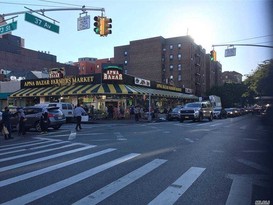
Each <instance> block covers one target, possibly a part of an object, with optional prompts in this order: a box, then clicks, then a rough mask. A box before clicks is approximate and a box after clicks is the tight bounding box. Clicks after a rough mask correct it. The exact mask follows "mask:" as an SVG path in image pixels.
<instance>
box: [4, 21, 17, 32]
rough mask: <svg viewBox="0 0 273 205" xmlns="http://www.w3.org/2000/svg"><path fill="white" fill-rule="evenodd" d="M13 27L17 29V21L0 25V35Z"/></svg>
mask: <svg viewBox="0 0 273 205" xmlns="http://www.w3.org/2000/svg"><path fill="white" fill-rule="evenodd" d="M15 29H17V21H14V22H12V23H9V24H6V25H3V26H0V35H3V34H5V33H9V32H11V31H13V30H15Z"/></svg>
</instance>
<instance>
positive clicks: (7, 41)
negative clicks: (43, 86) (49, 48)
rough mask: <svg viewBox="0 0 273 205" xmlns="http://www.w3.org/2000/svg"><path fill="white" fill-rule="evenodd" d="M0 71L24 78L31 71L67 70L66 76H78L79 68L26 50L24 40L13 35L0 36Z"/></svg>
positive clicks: (53, 57) (37, 52) (49, 56)
mask: <svg viewBox="0 0 273 205" xmlns="http://www.w3.org/2000/svg"><path fill="white" fill-rule="evenodd" d="M0 62H1V63H0V70H4V71H12V73H11V74H12V75H14V76H17V77H23V76H25V75H26V73H28V72H29V71H47V72H48V71H49V69H51V68H65V71H66V75H77V74H78V67H76V66H72V65H68V64H62V63H58V62H57V57H56V56H55V55H51V54H49V52H39V51H34V50H30V49H26V48H24V39H22V38H20V37H18V36H14V35H11V34H5V35H2V36H0Z"/></svg>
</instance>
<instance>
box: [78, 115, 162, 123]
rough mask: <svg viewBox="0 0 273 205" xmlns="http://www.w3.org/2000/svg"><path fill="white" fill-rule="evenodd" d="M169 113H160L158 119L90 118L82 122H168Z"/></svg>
mask: <svg viewBox="0 0 273 205" xmlns="http://www.w3.org/2000/svg"><path fill="white" fill-rule="evenodd" d="M166 121H167V115H166V114H160V115H159V116H158V118H157V119H155V118H154V119H151V120H150V121H149V120H148V119H140V120H139V121H138V122H136V121H135V119H134V118H133V119H101V120H89V121H88V122H82V123H83V124H134V123H155V122H166Z"/></svg>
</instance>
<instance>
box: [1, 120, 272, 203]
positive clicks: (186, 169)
mask: <svg viewBox="0 0 273 205" xmlns="http://www.w3.org/2000/svg"><path fill="white" fill-rule="evenodd" d="M74 127H75V125H73V124H66V125H64V126H63V127H61V129H59V130H57V131H53V130H52V131H50V132H49V133H47V134H43V135H41V134H38V133H35V132H30V133H28V134H27V136H26V137H24V138H22V137H16V138H15V139H14V140H8V141H4V140H3V139H2V138H1V141H0V204H9V205H10V204H20V205H21V204H39V205H40V204H58V205H59V204H98V203H99V204H111V205H112V204H115V205H116V204H126V205H128V204H130V205H131V204H132V205H134V204H136V205H139V204H156V205H157V204H164V205H167V204H183V205H184V204H186V205H187V204H200V205H201V204H202V205H204V204H227V205H234V204H240V205H244V204H262V203H264V204H272V203H273V198H272V196H273V191H272V190H273V186H272V181H273V177H272V176H273V174H272V170H273V144H272V141H273V132H272V130H270V129H271V127H269V126H264V125H263V124H261V122H260V120H259V118H258V117H257V116H252V115H245V116H241V117H237V118H228V119H222V120H213V121H212V122H208V121H206V120H204V121H203V122H195V123H193V122H191V121H185V122H184V123H179V122H178V121H171V122H156V123H147V122H139V123H135V122H123V121H118V122H117V121H112V122H110V123H109V122H108V123H98V124H84V125H83V126H82V127H83V129H82V130H81V131H79V132H77V133H76V134H75V133H74Z"/></svg>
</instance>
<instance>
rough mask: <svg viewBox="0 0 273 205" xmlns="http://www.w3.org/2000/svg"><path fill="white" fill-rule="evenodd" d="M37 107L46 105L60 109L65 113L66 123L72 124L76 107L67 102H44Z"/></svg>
mask: <svg viewBox="0 0 273 205" xmlns="http://www.w3.org/2000/svg"><path fill="white" fill-rule="evenodd" d="M37 105H45V106H47V107H59V108H60V110H61V111H62V112H63V113H64V115H65V118H66V121H67V122H71V121H73V118H74V106H73V104H71V103H66V102H56V103H55V102H44V103H40V104H37Z"/></svg>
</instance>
